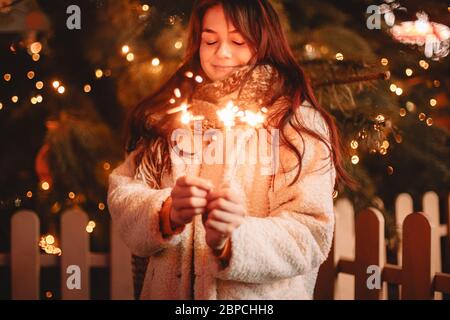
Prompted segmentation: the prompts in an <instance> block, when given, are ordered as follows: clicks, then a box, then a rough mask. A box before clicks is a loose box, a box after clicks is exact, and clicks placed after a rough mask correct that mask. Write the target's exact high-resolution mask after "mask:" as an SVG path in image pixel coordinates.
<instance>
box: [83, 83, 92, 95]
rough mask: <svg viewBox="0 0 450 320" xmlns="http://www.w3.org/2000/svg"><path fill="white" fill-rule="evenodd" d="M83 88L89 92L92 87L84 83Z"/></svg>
mask: <svg viewBox="0 0 450 320" xmlns="http://www.w3.org/2000/svg"><path fill="white" fill-rule="evenodd" d="M83 90H84V92H86V93H89V92H91V90H92V88H91V86H90V85H89V84H86V85H84V88H83Z"/></svg>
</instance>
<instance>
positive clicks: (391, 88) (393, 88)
mask: <svg viewBox="0 0 450 320" xmlns="http://www.w3.org/2000/svg"><path fill="white" fill-rule="evenodd" d="M389 89H390V90H391V91H392V92H395V90H397V86H396V85H395V84H391V86H390V87H389Z"/></svg>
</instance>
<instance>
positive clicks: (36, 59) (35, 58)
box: [31, 53, 41, 62]
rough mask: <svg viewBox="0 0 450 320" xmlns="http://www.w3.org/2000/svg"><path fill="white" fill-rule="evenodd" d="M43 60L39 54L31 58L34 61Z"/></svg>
mask: <svg viewBox="0 0 450 320" xmlns="http://www.w3.org/2000/svg"><path fill="white" fill-rule="evenodd" d="M40 58H41V56H40V55H39V53H33V55H32V56H31V59H33V61H35V62H36V61H39V59H40Z"/></svg>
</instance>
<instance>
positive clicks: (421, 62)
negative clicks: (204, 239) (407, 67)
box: [419, 60, 430, 70]
mask: <svg viewBox="0 0 450 320" xmlns="http://www.w3.org/2000/svg"><path fill="white" fill-rule="evenodd" d="M419 65H420V66H421V67H422V68H423V69H425V70H427V69H428V68H429V66H430V65H429V64H428V62H426V61H425V60H420V61H419Z"/></svg>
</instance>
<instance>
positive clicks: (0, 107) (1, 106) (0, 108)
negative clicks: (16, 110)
mask: <svg viewBox="0 0 450 320" xmlns="http://www.w3.org/2000/svg"><path fill="white" fill-rule="evenodd" d="M2 109H3V103H1V102H0V110H2Z"/></svg>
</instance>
